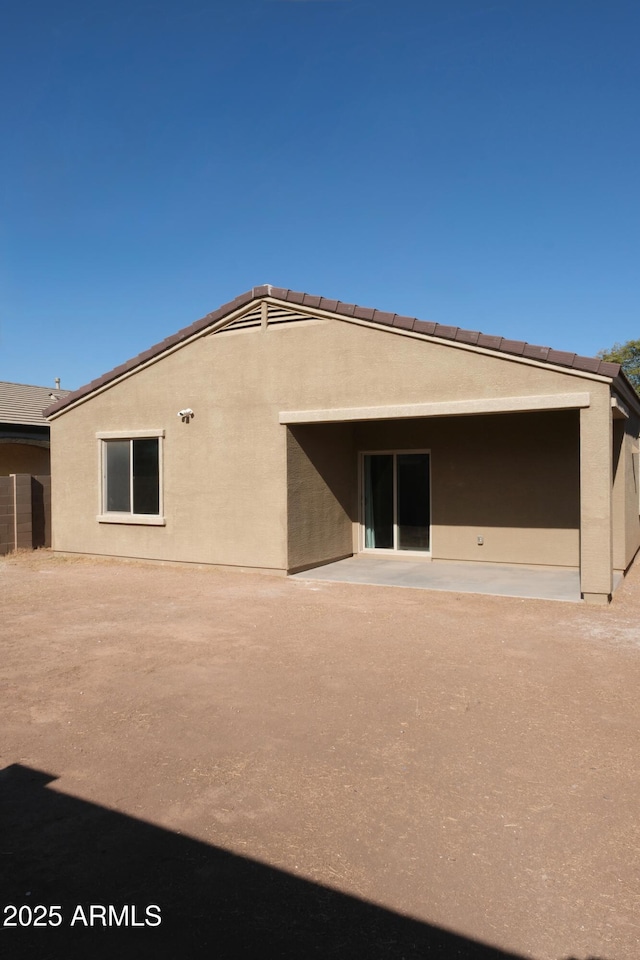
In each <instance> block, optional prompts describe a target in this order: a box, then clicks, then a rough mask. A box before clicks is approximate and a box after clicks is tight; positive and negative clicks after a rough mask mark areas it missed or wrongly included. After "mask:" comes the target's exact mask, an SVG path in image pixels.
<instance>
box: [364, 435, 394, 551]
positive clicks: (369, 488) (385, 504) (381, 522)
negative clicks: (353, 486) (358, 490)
mask: <svg viewBox="0 0 640 960" xmlns="http://www.w3.org/2000/svg"><path fill="white" fill-rule="evenodd" d="M364 484H365V489H364V512H365V547H375V548H376V549H378V550H384V549H387V550H389V549H393V456H392V455H391V454H373V455H369V454H367V455H366V456H365V458H364Z"/></svg>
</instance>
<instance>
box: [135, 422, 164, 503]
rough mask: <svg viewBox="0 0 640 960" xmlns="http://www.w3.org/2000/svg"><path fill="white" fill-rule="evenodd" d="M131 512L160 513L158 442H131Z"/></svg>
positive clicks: (154, 440)
mask: <svg viewBox="0 0 640 960" xmlns="http://www.w3.org/2000/svg"><path fill="white" fill-rule="evenodd" d="M133 512H134V513H156V514H157V513H159V512H160V483H159V471H158V441H157V440H156V439H153V440H134V441H133Z"/></svg>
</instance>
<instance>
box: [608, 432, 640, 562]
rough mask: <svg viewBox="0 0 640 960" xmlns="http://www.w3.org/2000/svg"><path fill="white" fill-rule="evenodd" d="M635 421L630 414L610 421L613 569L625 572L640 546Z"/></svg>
mask: <svg viewBox="0 0 640 960" xmlns="http://www.w3.org/2000/svg"><path fill="white" fill-rule="evenodd" d="M637 437H638V419H637V417H636V416H635V415H634V414H631V415H630V417H628V418H620V419H615V420H614V421H613V497H612V501H613V503H612V512H613V567H614V569H615V570H625V569H626V568H627V567H628V566H629V564H630V563H631V561H632V560H633V558H634V556H635V554H636V552H637V550H638V548H639V547H640V522H639V518H638V509H639V494H638V477H637V476H636V472H637V468H638V461H637V456H636V458H635V460H634V452H635V453H636V454H637V451H638V440H637Z"/></svg>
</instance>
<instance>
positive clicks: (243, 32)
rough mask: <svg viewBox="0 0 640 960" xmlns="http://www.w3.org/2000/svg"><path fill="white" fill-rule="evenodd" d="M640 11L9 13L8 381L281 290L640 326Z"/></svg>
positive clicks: (561, 341)
mask: <svg viewBox="0 0 640 960" xmlns="http://www.w3.org/2000/svg"><path fill="white" fill-rule="evenodd" d="M639 48H640V5H639V4H638V3H637V0H606V2H605V0H572V2H568V0H503V2H500V0H495V2H491V0H487V2H483V0H208V2H203V0H180V2H177V0H156V2H148V0H108V2H102V0H95V2H93V3H87V2H86V0H82V2H80V0H57V2H56V3H51V2H49V0H46V2H45V0H5V2H4V4H3V23H2V31H1V34H0V80H1V82H2V89H3V91H4V96H3V98H2V102H0V131H1V134H2V148H1V150H0V380H13V381H17V382H24V383H38V384H52V383H53V378H54V377H56V376H58V377H61V378H62V385H63V386H64V387H68V388H70V389H72V388H75V387H78V386H80V385H81V384H83V383H85V382H87V381H88V380H91V379H92V378H94V377H96V376H98V375H99V374H101V373H103V372H105V371H106V370H108V369H110V368H111V367H113V366H115V365H116V364H118V363H120V362H122V361H124V360H126V359H128V358H129V357H130V356H132V355H134V354H136V353H138V352H139V351H140V350H143V349H146V348H147V347H149V346H150V345H151V344H153V343H156V342H157V341H158V340H161V339H162V338H164V337H165V336H167V335H169V334H171V333H173V332H175V331H176V330H177V329H179V328H181V327H183V326H185V325H187V324H188V323H190V322H191V321H193V320H196V319H198V318H199V317H201V316H203V315H204V314H206V313H208V312H209V311H211V310H214V309H215V308H216V307H218V306H219V305H220V304H222V303H224V302H226V301H227V300H229V299H232V298H233V297H234V296H236V295H237V294H239V293H242V292H244V291H245V290H247V289H248V288H250V287H252V286H254V285H256V284H261V283H273V284H276V285H278V286H285V287H291V288H293V289H295V290H304V291H307V292H309V293H314V294H320V295H323V296H327V297H333V298H338V299H340V300H345V301H349V302H355V303H359V304H362V305H364V306H373V307H378V308H379V309H383V310H391V311H395V312H397V313H406V314H410V315H412V316H418V317H420V318H422V319H427V320H436V321H438V322H440V323H445V324H453V325H456V326H461V327H468V328H472V329H480V330H482V331H483V332H485V333H496V334H502V335H503V336H508V337H514V338H517V339H522V340H528V341H530V342H533V343H540V344H545V345H549V346H554V347H556V348H558V349H567V350H572V351H576V352H578V353H583V354H587V355H590V354H593V353H595V352H596V351H597V350H598V349H600V348H602V347H607V346H609V345H610V344H612V343H613V342H614V341H616V340H617V341H624V340H627V339H630V338H634V339H636V338H638V337H639V336H640V323H639V304H640V270H639V264H640V178H639V171H640V124H639V119H640V58H639V57H638V49H639Z"/></svg>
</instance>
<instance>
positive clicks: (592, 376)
mask: <svg viewBox="0 0 640 960" xmlns="http://www.w3.org/2000/svg"><path fill="white" fill-rule="evenodd" d="M264 299H265V300H267V301H268V302H269V303H271V304H273V305H274V306H276V305H277V306H279V307H286V308H287V309H289V310H291V312H292V313H293V312H295V313H304V314H306V315H307V316H310V317H320V318H321V319H323V320H346V322H347V323H355V324H356V325H357V326H359V327H366V328H367V329H369V330H370V329H372V328H373V329H374V330H382V331H383V332H384V333H393V334H394V335H395V334H400V335H401V336H403V337H410V338H411V339H413V340H428V341H429V343H435V344H438V345H439V346H442V345H444V346H449V347H455V348H456V349H458V350H468V351H470V352H471V353H479V354H481V355H483V356H486V357H497V358H498V359H499V360H510V361H512V362H516V363H522V364H525V365H526V366H528V367H538V369H540V370H553V371H555V372H556V373H566V374H569V376H573V377H580V379H581V380H595V381H596V382H597V383H611V377H605V376H604V375H603V374H601V373H590V372H589V371H588V370H575V369H574V368H573V367H561V366H560V365H559V364H555V363H552V362H550V361H548V360H544V361H543V360H535V359H534V358H532V357H519V356H518V355H517V354H515V353H504V352H503V351H502V350H489V349H488V348H487V347H478V346H476V345H475V344H472V343H461V342H460V341H459V340H447V339H446V338H445V337H432V336H430V335H429V334H428V333H418V332H417V331H416V330H403V329H402V327H389V326H387V325H386V324H383V323H376V322H375V321H373V320H361V319H359V318H358V317H349V316H346V315H345V314H342V313H331V312H330V311H328V310H322V309H320V308H317V307H307V306H305V305H304V304H298V303H296V304H293V308H295V309H292V304H290V303H289V302H288V301H287V300H277V299H275V298H274V297H265V298H264Z"/></svg>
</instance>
